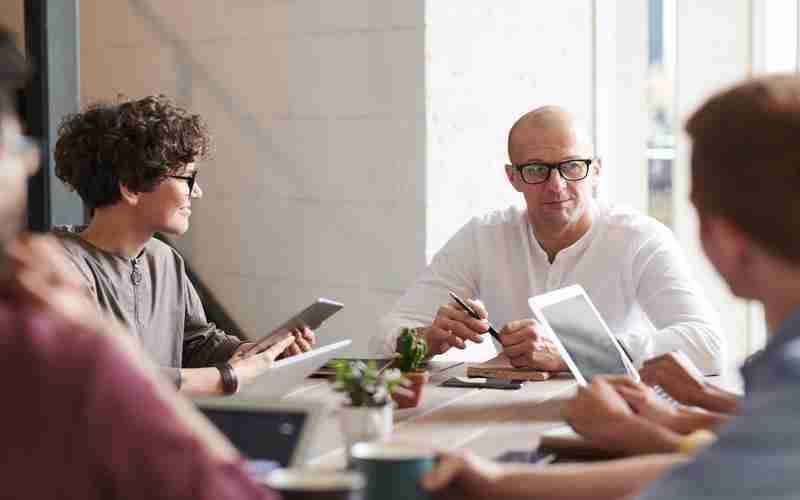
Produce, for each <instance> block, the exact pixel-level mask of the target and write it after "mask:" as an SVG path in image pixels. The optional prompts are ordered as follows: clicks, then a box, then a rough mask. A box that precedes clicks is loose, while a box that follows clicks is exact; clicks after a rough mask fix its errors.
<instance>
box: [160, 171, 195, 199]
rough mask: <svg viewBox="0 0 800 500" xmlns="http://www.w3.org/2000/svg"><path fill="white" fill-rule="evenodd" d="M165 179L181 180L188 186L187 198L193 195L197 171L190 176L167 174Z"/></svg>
mask: <svg viewBox="0 0 800 500" xmlns="http://www.w3.org/2000/svg"><path fill="white" fill-rule="evenodd" d="M167 177H171V178H173V179H183V180H184V181H186V184H188V186H189V196H191V195H192V193H194V185H195V184H196V183H197V170H195V171H194V172H192V175H175V174H169V175H167Z"/></svg>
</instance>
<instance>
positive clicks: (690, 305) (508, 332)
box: [373, 106, 725, 374]
mask: <svg viewBox="0 0 800 500" xmlns="http://www.w3.org/2000/svg"><path fill="white" fill-rule="evenodd" d="M592 151H593V148H592V147H591V145H590V144H589V143H588V141H587V140H585V139H584V137H583V136H582V135H581V134H580V133H579V132H578V129H577V127H576V126H575V123H574V119H573V118H572V116H571V115H570V114H569V113H568V112H566V111H565V110H564V109H561V108H559V107H555V106H545V107H541V108H538V109H535V110H533V111H531V112H529V113H526V114H525V115H523V116H522V117H521V118H519V120H517V122H516V123H514V125H513V126H512V127H511V130H510V132H509V135H508V155H509V158H510V161H511V163H510V164H508V165H506V166H505V173H506V176H507V177H508V182H509V184H510V185H511V187H512V188H513V189H515V190H516V191H517V192H519V193H520V194H521V195H522V196H523V197H524V198H525V205H526V206H525V208H524V209H521V208H519V207H516V206H511V207H508V208H506V209H503V210H497V211H494V212H491V213H489V214H486V215H484V216H480V217H475V218H473V219H472V220H470V221H469V222H468V223H467V224H466V225H465V226H464V227H462V228H461V229H460V230H459V231H458V232H457V233H456V234H455V235H454V236H453V237H452V238H451V239H450V240H449V241H448V242H447V243H446V244H445V246H444V247H443V248H442V249H441V250H440V251H439V252H438V253H437V254H436V256H434V258H433V261H432V262H431V264H430V266H429V267H428V268H427V269H426V271H425V272H424V274H423V275H422V276H421V278H420V279H419V280H418V281H417V283H416V284H415V285H414V286H413V287H412V288H410V289H409V290H408V291H407V292H406V293H405V295H404V296H403V297H402V298H401V299H400V300H399V301H398V303H397V304H396V305H395V307H394V308H393V309H392V311H391V312H390V313H389V314H388V315H387V316H385V317H384V318H383V319H382V320H381V325H380V329H379V334H378V335H377V336H376V337H375V338H374V343H373V348H374V349H375V350H379V351H381V353H382V354H384V355H387V354H390V353H392V352H394V351H395V348H396V342H397V334H398V331H399V330H400V328H402V327H420V328H422V331H423V333H424V335H425V338H426V340H427V342H428V346H429V348H430V352H431V354H432V355H440V354H445V353H448V356H450V357H451V358H452V359H456V358H460V359H470V360H476V361H482V360H486V359H488V358H490V357H492V356H494V355H496V354H497V352H498V351H502V354H503V355H505V356H506V357H508V358H509V360H510V362H511V364H512V365H513V366H515V367H530V368H538V369H541V370H547V371H563V370H566V369H567V368H566V365H565V364H564V361H563V360H562V359H561V357H560V356H559V354H558V352H557V350H556V349H555V346H553V344H552V343H551V342H550V341H549V340H547V339H546V338H545V336H543V334H542V332H543V330H542V329H541V327H540V326H539V325H538V324H537V323H536V321H535V320H533V319H532V318H531V316H532V313H531V310H530V308H529V306H528V298H529V297H532V296H534V295H539V294H541V293H545V292H548V291H551V290H555V289H558V288H561V287H564V286H568V285H572V284H576V283H577V284H580V285H582V286H583V287H584V288H585V289H586V291H587V293H588V295H589V297H590V298H591V299H592V301H593V302H594V304H595V305H596V306H597V308H598V310H599V311H600V314H601V315H602V316H603V318H604V319H605V320H606V322H607V324H608V326H609V328H610V329H611V331H612V332H614V334H616V335H617V336H618V338H619V339H620V340H621V341H622V342H623V344H624V345H625V347H626V348H627V350H628V351H629V352H630V353H631V355H632V356H633V357H634V361H635V362H637V363H642V362H643V361H644V360H645V359H648V358H650V357H653V356H657V355H660V354H663V353H667V352H671V351H675V350H681V351H683V352H684V353H686V354H687V355H688V356H689V358H690V359H692V361H694V363H695V364H696V365H697V366H698V367H699V368H700V369H701V370H702V371H703V372H704V373H707V374H710V373H717V372H718V371H719V364H720V358H721V357H722V353H723V351H724V345H725V342H724V338H723V337H722V336H721V335H720V333H719V327H718V323H717V318H716V314H715V312H714V311H713V309H712V308H711V307H710V305H709V304H708V303H707V301H706V300H705V299H704V297H703V295H702V294H701V293H700V291H699V290H698V288H697V286H696V284H695V283H694V282H693V281H692V279H691V278H690V276H689V271H688V269H687V267H686V264H685V262H684V260H683V257H682V255H681V251H680V248H679V246H678V244H677V242H676V241H675V238H674V236H673V235H672V233H671V232H670V230H669V229H667V228H666V227H665V226H663V225H662V224H660V223H659V222H657V221H656V220H654V219H652V218H650V217H647V216H645V215H643V214H640V213H637V212H634V211H632V210H630V209H627V208H623V207H618V206H614V205H611V204H607V203H603V202H601V201H600V200H598V199H596V198H595V192H596V188H597V186H598V183H599V181H600V176H601V173H602V165H601V163H600V160H599V159H598V158H596V157H594V156H593V155H592ZM448 290H453V291H455V292H456V293H459V294H461V295H462V296H463V297H468V298H472V299H476V300H474V301H472V304H473V305H474V306H475V308H476V310H477V311H478V313H479V314H480V315H481V316H482V317H483V318H484V319H482V320H476V319H472V318H470V317H469V316H468V315H467V314H466V313H465V312H464V311H463V309H461V308H460V307H459V306H458V305H457V304H454V303H452V302H450V297H449V296H448ZM488 321H491V322H492V324H494V325H495V326H496V327H502V329H501V330H500V340H501V342H502V344H496V343H494V342H493V341H491V339H490V338H489V337H488V336H484V335H482V334H483V333H485V332H486V331H487V328H488ZM452 348H456V349H458V350H465V351H464V354H465V356H464V355H462V356H451V353H453V350H452Z"/></svg>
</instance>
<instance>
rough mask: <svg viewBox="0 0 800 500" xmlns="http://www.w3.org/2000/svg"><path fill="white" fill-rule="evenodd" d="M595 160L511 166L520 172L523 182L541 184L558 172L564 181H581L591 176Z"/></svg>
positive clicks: (582, 159)
mask: <svg viewBox="0 0 800 500" xmlns="http://www.w3.org/2000/svg"><path fill="white" fill-rule="evenodd" d="M593 161H594V159H592V158H580V159H574V160H564V161H560V162H558V163H541V162H533V163H526V164H524V165H510V166H511V167H514V168H515V169H516V170H517V172H519V175H520V177H522V181H523V182H525V183H526V184H541V183H543V182H547V180H548V179H549V178H550V173H551V172H552V171H553V170H558V173H559V175H561V177H562V178H563V179H564V180H568V181H581V180H583V179H585V178H586V176H587V175H589V167H590V166H591V165H592V162H593Z"/></svg>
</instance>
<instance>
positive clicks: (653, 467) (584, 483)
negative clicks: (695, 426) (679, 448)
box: [494, 453, 686, 499]
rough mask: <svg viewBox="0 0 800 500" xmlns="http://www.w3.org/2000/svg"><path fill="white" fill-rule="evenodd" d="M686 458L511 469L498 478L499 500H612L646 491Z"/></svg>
mask: <svg viewBox="0 0 800 500" xmlns="http://www.w3.org/2000/svg"><path fill="white" fill-rule="evenodd" d="M685 460H686V457H685V456H684V455H679V454H675V453H673V454H662V455H648V456H643V457H634V458H626V459H621V460H611V461H608V462H602V463H597V464H564V465H553V466H548V467H546V468H541V469H540V468H535V469H534V468H531V467H530V466H527V467H526V466H517V467H515V466H508V467H507V468H505V472H504V473H503V474H502V475H501V476H500V477H499V478H497V480H496V482H495V484H496V492H495V495H494V496H495V497H497V498H516V499H522V498H553V499H584V498H585V499H590V498H591V499H612V498H623V497H625V496H627V495H632V494H635V493H638V492H640V491H642V490H643V489H644V488H645V487H646V486H647V485H648V484H650V483H651V482H653V481H654V480H655V479H657V478H659V477H660V476H661V475H662V474H664V472H665V471H666V470H668V469H669V468H670V467H673V466H675V465H678V464H680V463H682V462H684V461H685Z"/></svg>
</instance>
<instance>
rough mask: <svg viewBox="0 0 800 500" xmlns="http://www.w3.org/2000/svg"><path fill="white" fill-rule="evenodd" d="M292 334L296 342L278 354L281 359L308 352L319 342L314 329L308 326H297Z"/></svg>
mask: <svg viewBox="0 0 800 500" xmlns="http://www.w3.org/2000/svg"><path fill="white" fill-rule="evenodd" d="M291 334H292V335H293V336H294V342H293V343H292V344H291V345H290V346H289V347H287V348H286V350H285V351H283V352H282V353H281V355H280V356H278V357H279V358H281V359H282V358H288V357H290V356H296V355H298V354H303V353H304V352H308V351H310V350H311V349H313V348H314V344H315V343H316V342H317V337H316V336H315V335H314V331H313V330H311V329H310V328H308V327H307V326H304V327H303V328H295V329H293V330H292V331H291Z"/></svg>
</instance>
